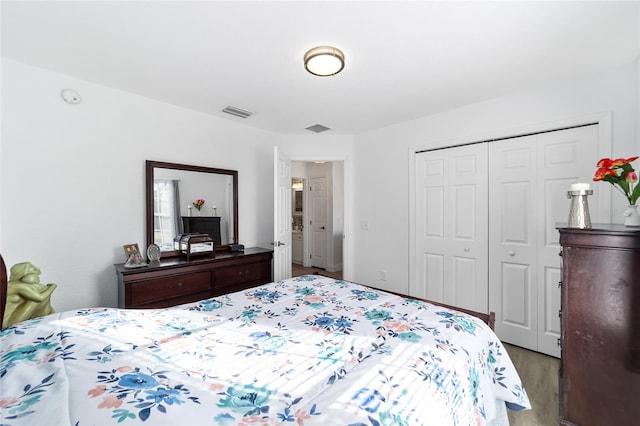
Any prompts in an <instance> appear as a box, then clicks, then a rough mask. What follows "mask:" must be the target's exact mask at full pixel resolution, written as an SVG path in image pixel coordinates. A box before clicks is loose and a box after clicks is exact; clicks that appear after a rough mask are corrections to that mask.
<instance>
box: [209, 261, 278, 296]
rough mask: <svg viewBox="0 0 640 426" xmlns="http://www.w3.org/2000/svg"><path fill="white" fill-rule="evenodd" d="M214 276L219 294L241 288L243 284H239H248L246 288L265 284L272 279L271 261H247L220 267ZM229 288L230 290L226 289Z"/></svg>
mask: <svg viewBox="0 0 640 426" xmlns="http://www.w3.org/2000/svg"><path fill="white" fill-rule="evenodd" d="M214 277H215V279H214V283H215V288H216V293H218V294H219V293H227V292H229V291H237V290H241V289H242V286H239V284H247V285H246V286H245V287H244V288H247V287H251V286H254V285H260V284H265V283H268V282H269V281H271V262H256V263H247V264H244V265H238V266H230V267H227V268H220V269H217V270H215V271H214ZM227 288H228V290H229V291H225V289H227ZM231 288H233V290H231Z"/></svg>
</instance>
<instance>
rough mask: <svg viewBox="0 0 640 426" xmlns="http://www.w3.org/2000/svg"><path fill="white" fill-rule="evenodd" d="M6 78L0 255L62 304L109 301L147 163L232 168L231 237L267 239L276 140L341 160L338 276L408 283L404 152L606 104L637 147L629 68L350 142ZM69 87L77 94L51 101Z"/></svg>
mask: <svg viewBox="0 0 640 426" xmlns="http://www.w3.org/2000/svg"><path fill="white" fill-rule="evenodd" d="M1 76H2V105H1V108H2V129H1V133H0V135H1V137H2V139H1V141H0V177H1V181H0V197H1V198H0V200H1V204H0V214H1V216H0V237H1V240H0V253H2V254H3V256H4V257H5V261H6V262H7V264H8V265H13V264H15V263H17V262H22V261H32V262H34V263H35V264H36V265H37V266H39V267H41V269H42V270H43V275H42V280H43V281H45V282H56V283H57V284H58V285H59V287H58V289H57V290H56V292H55V293H54V296H53V304H54V307H55V308H56V309H57V310H63V309H71V308H78V307H83V306H115V305H116V300H117V296H116V294H117V291H116V279H115V272H114V269H113V266H112V264H113V263H120V262H122V261H123V260H124V259H123V258H124V255H123V251H122V245H123V244H128V243H133V242H137V243H138V244H140V246H141V248H143V246H144V242H145V223H144V214H145V203H144V161H145V160H147V159H152V160H158V161H171V162H178V163H187V164H198V165H204V166H210V167H219V168H228V169H236V170H238V171H239V183H240V187H239V193H240V200H239V202H240V208H239V210H240V223H239V225H240V242H241V243H243V244H245V245H247V246H254V245H258V246H263V247H269V242H270V241H271V240H272V238H273V235H272V234H273V225H272V224H273V145H278V146H279V147H280V148H281V149H282V150H283V151H284V152H286V153H287V154H288V155H289V156H290V157H291V158H292V159H293V160H295V161H310V160H328V161H336V160H339V161H344V190H345V194H344V197H345V223H344V227H345V229H344V232H345V236H346V238H345V246H344V247H345V253H344V263H345V267H344V276H345V278H346V279H350V280H353V281H357V282H362V283H368V284H371V285H377V286H379V287H383V288H389V289H392V290H397V291H404V292H406V291H408V276H409V270H408V264H409V260H408V256H409V247H408V246H409V243H408V241H409V235H408V232H409V224H408V219H409V211H408V205H409V196H408V192H409V151H410V148H412V147H415V146H421V147H435V146H445V145H447V144H450V143H452V141H456V140H460V139H468V138H470V137H475V136H478V137H479V138H482V137H486V136H487V135H493V136H500V135H503V136H504V135H506V134H509V133H510V132H511V131H512V130H511V129H514V128H519V127H522V126H527V125H532V124H533V125H535V124H539V123H550V122H554V121H556V120H560V119H564V118H571V117H576V116H582V115H587V114H594V113H600V112H605V111H610V112H611V113H612V115H613V128H612V136H613V151H612V154H613V155H616V156H617V155H620V156H627V155H635V154H637V149H638V144H637V142H635V141H634V137H635V135H636V128H635V124H636V123H635V121H636V119H637V118H638V112H637V110H636V98H637V96H638V93H639V90H638V86H637V80H638V79H639V78H640V73H639V72H638V70H637V69H636V65H635V64H633V65H629V66H627V67H624V68H621V69H616V70H611V71H609V72H607V73H603V74H600V75H596V76H590V77H586V78H581V79H576V80H574V81H571V82H565V83H559V84H557V85H556V86H553V87H546V88H539V89H535V90H530V91H526V92H521V93H515V94H512V95H509V96H504V97H500V98H496V99H493V100H490V101H487V102H483V103H479V104H474V105H469V106H467V107H464V108H460V109H456V110H452V111H448V112H444V113H441V114H437V115H433V116H429V117H424V118H422V119H419V120H415V121H411V122H407V123H403V124H400V125H397V126H392V127H388V128H385V129H380V130H378V131H373V132H370V133H367V134H364V135H360V136H358V137H356V138H355V139H354V138H352V137H349V136H332V135H329V134H325V135H309V136H305V137H300V136H287V135H274V134H271V133H268V132H262V131H259V130H256V129H253V128H251V127H248V126H246V125H244V124H243V123H242V122H240V121H238V120H240V119H237V120H235V119H233V120H222V119H219V118H216V117H211V116H207V115H205V114H201V113H198V112H194V111H191V110H186V109H184V108H180V107H176V106H173V105H169V104H165V103H161V102H157V101H154V100H151V99H147V98H143V97H140V96H136V95H132V94H129V93H126V92H122V91H118V90H113V89H110V88H107V87H104V86H99V85H95V84H92V83H88V82H86V81H82V80H79V79H75V78H71V77H68V76H65V75H61V74H57V73H54V72H50V71H47V70H42V69H38V68H34V67H30V66H26V65H23V64H20V63H17V62H14V61H10V60H6V59H3V60H2V74H1ZM66 87H71V88H73V89H75V90H77V91H79V92H80V94H81V95H82V97H83V100H82V103H81V104H79V105H75V106H72V105H68V104H65V103H64V102H63V101H62V100H61V99H60V96H59V94H60V91H61V90H62V89H63V88H66ZM595 161H597V159H594V162H595ZM614 198H615V197H614ZM364 222H366V224H367V225H368V230H362V229H361V225H363V223H364ZM381 269H385V270H386V271H387V281H384V282H383V281H380V270H381Z"/></svg>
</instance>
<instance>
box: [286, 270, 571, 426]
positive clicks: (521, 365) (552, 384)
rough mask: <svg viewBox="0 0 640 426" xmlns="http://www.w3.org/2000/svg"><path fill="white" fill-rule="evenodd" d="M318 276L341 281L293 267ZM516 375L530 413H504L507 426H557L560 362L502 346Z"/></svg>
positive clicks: (300, 272)
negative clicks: (520, 380)
mask: <svg viewBox="0 0 640 426" xmlns="http://www.w3.org/2000/svg"><path fill="white" fill-rule="evenodd" d="M316 273H319V274H322V275H326V276H330V277H332V278H336V279H342V271H339V272H327V271H325V270H324V269H320V268H305V267H302V266H300V265H296V264H293V267H292V276H294V277H297V276H300V275H313V274H316ZM504 346H505V348H506V349H507V352H508V353H509V357H511V360H512V361H513V364H514V365H515V366H516V369H517V370H518V374H520V378H521V379H522V383H523V385H524V387H525V389H526V391H527V394H528V395H529V400H530V401H531V410H526V411H513V410H507V413H508V415H509V423H510V424H511V426H557V425H558V423H559V421H558V420H559V413H560V412H559V408H558V407H559V401H558V386H559V368H560V360H559V359H557V358H554V357H551V356H548V355H544V354H541V353H538V352H534V351H530V350H527V349H523V348H521V347H518V346H513V345H509V344H507V343H505V344H504Z"/></svg>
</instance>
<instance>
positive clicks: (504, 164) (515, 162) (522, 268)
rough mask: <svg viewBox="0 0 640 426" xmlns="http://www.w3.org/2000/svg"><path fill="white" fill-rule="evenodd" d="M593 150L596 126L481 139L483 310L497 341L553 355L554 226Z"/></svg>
mask: <svg viewBox="0 0 640 426" xmlns="http://www.w3.org/2000/svg"><path fill="white" fill-rule="evenodd" d="M597 148H598V126H597V125H591V126H585V127H578V128H572V129H566V130H558V131H554V132H548V133H540V134H537V135H532V136H525V137H519V138H513V139H505V140H501V141H496V142H491V143H490V144H489V182H490V189H489V208H490V212H489V235H490V236H489V259H490V262H489V309H490V310H492V311H494V312H495V313H496V327H495V329H496V333H497V334H498V337H500V339H502V340H504V341H505V342H508V343H512V344H515V345H518V346H522V347H524V348H528V349H532V350H535V351H538V352H542V353H546V354H548V355H552V356H555V357H560V347H559V345H558V339H559V338H560V318H559V312H560V281H561V270H560V257H559V253H560V244H559V242H558V238H559V235H558V231H557V229H556V227H557V225H558V224H559V223H562V222H565V223H566V221H567V219H568V213H569V203H570V202H569V200H568V199H567V191H568V190H569V187H570V186H571V184H572V183H575V182H590V181H591V178H592V176H593V173H594V172H595V168H596V167H595V163H596V162H597V161H598V151H597ZM590 201H594V200H590ZM594 212H595V211H594ZM594 212H592V213H594ZM591 218H592V220H593V221H594V222H596V221H597V220H598V219H599V218H597V217H596V216H595V215H594V214H592V215H591Z"/></svg>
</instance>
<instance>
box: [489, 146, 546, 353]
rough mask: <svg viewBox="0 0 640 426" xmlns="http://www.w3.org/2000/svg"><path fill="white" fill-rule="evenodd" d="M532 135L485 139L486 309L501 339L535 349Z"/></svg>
mask: <svg viewBox="0 0 640 426" xmlns="http://www.w3.org/2000/svg"><path fill="white" fill-rule="evenodd" d="M537 161H538V160H537V150H536V137H535V136H528V137H521V138H514V139H509V140H505V141H495V142H492V143H490V144H489V182H490V183H491V184H490V189H489V206H490V209H491V211H490V214H489V230H490V237H489V252H490V253H491V255H490V266H489V282H490V283H491V284H490V286H489V309H490V310H491V311H494V312H495V314H496V325H495V330H496V333H497V334H498V337H500V339H501V340H504V341H505V342H509V343H512V344H515V345H518V346H522V347H525V348H529V349H533V350H536V347H537V339H538V338H537V324H538V298H537V296H538V292H537V284H536V283H537V281H538V269H537V263H536V258H537V244H538V234H537V232H536V222H537V220H538V216H539V213H538V211H537V209H538V206H539V203H537V202H536V194H537V193H538V180H537V179H536V174H537V171H536V170H537Z"/></svg>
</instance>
